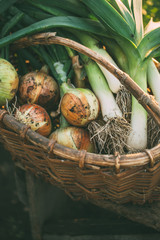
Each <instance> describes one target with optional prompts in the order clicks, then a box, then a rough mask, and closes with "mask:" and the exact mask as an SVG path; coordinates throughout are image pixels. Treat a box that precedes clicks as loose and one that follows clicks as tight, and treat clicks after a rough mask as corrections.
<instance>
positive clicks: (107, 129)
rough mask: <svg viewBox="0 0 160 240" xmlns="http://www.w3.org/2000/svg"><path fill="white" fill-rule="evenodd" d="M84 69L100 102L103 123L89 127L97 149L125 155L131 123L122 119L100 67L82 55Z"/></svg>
mask: <svg viewBox="0 0 160 240" xmlns="http://www.w3.org/2000/svg"><path fill="white" fill-rule="evenodd" d="M81 58H82V60H83V63H84V68H85V70H86V74H87V77H88V80H89V83H90V85H91V87H92V90H93V91H94V93H95V94H96V96H97V98H98V99H99V101H100V106H101V112H102V116H103V121H104V122H103V121H101V120H97V121H92V122H91V123H90V124H89V125H88V129H89V131H90V133H91V139H93V141H94V143H95V145H96V148H97V149H98V152H99V153H102V152H103V153H108V154H110V153H114V152H116V151H118V152H119V153H124V149H125V147H126V141H127V137H128V134H129V130H130V125H129V123H128V122H127V121H126V120H125V119H124V118H123V117H122V112H121V111H120V109H119V107H118V105H117V103H116V100H115V98H114V96H113V93H112V92H111V90H110V88H109V86H108V84H107V81H106V79H105V77H104V75H103V73H102V71H101V69H100V68H99V67H98V65H97V64H96V63H95V62H94V61H92V60H91V59H89V58H88V57H87V56H84V55H81Z"/></svg>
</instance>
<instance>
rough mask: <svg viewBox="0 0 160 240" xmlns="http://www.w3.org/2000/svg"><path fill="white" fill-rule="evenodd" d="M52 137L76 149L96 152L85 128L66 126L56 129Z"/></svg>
mask: <svg viewBox="0 0 160 240" xmlns="http://www.w3.org/2000/svg"><path fill="white" fill-rule="evenodd" d="M49 138H50V139H54V140H56V141H57V143H59V144H61V145H63V146H66V147H69V148H73V149H76V150H82V149H84V150H86V151H87V152H95V150H94V145H93V143H92V142H91V141H90V137H89V133H88V131H87V130H86V129H84V128H78V127H73V126H70V127H64V128H59V129H57V130H56V131H54V132H53V133H52V134H51V135H50V136H49Z"/></svg>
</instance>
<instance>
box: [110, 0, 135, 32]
mask: <svg viewBox="0 0 160 240" xmlns="http://www.w3.org/2000/svg"><path fill="white" fill-rule="evenodd" d="M114 2H115V4H116V5H117V7H118V9H119V12H120V14H121V15H122V16H123V17H124V19H125V20H126V22H127V23H128V24H129V26H130V28H131V30H132V32H135V27H136V24H135V20H134V18H133V15H132V14H131V12H130V11H129V10H128V8H127V7H126V6H125V4H124V3H123V2H122V1H121V0H114ZM127 2H128V1H127Z"/></svg>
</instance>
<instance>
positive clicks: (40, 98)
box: [19, 71, 59, 109]
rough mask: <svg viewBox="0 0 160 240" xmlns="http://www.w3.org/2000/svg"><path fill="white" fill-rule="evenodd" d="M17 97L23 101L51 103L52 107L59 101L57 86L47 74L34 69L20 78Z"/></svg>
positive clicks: (46, 104)
mask: <svg viewBox="0 0 160 240" xmlns="http://www.w3.org/2000/svg"><path fill="white" fill-rule="evenodd" d="M19 97H20V100H21V101H22V102H23V103H31V104H34V103H36V104H38V105H40V106H44V107H45V106H49V105H52V107H53V109H54V108H57V105H58V101H59V87H58V84H57V83H56V81H55V80H54V79H53V78H52V77H51V76H49V75H48V74H46V73H44V72H41V71H39V72H36V71H34V72H30V73H27V74H25V75H24V76H23V77H21V78H20V84H19Z"/></svg>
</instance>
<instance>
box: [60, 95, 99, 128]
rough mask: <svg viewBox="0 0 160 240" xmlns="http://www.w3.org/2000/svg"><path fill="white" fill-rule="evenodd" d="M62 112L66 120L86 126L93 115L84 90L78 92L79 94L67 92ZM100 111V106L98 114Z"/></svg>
mask: <svg viewBox="0 0 160 240" xmlns="http://www.w3.org/2000/svg"><path fill="white" fill-rule="evenodd" d="M61 112H62V114H63V116H64V117H65V118H66V120H67V121H68V122H69V123H70V124H71V125H73V126H78V127H81V126H86V125H87V124H88V123H89V122H90V120H88V119H89V117H90V115H91V112H90V106H89V103H88V100H87V98H86V96H85V95H84V94H83V92H80V91H79V93H78V96H77V95H76V94H74V93H71V92H69V93H66V94H65V95H64V96H63V98H62V101H61ZM98 113H99V107H98V110H97V116H98Z"/></svg>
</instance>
